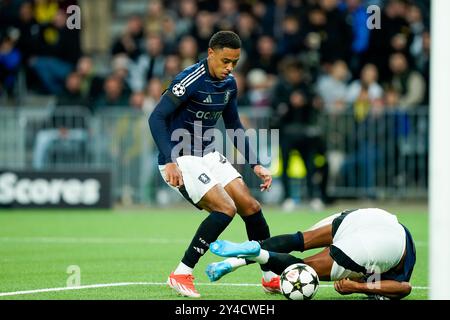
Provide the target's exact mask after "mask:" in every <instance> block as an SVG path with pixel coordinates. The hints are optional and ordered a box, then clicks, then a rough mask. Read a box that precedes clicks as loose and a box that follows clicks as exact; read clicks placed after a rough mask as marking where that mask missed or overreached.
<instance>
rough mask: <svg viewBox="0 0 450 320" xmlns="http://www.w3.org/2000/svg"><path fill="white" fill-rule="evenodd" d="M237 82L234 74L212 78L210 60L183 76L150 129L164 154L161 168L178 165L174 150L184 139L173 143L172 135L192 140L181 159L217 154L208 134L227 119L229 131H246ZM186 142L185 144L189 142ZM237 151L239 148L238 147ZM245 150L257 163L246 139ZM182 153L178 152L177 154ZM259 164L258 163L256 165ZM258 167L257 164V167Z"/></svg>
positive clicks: (154, 115) (163, 99) (170, 90)
mask: <svg viewBox="0 0 450 320" xmlns="http://www.w3.org/2000/svg"><path fill="white" fill-rule="evenodd" d="M236 95H237V87H236V80H235V79H234V77H233V76H232V75H231V74H230V75H228V76H227V77H226V78H225V79H224V80H219V79H217V78H214V77H212V76H211V75H210V73H209V70H208V64H207V59H204V60H201V61H199V62H198V63H196V64H194V65H192V66H190V67H188V68H186V69H185V70H183V71H182V72H181V73H179V74H178V75H177V76H176V77H175V79H174V80H173V81H172V83H171V84H170V86H169V87H168V89H167V90H166V91H165V92H164V94H163V95H162V97H161V100H160V101H159V103H158V104H157V106H156V108H155V110H154V111H153V113H152V114H151V116H150V119H149V125H150V129H151V132H152V135H153V138H154V140H155V142H156V144H157V146H158V149H159V151H160V154H159V157H158V163H159V164H160V165H163V164H166V163H168V162H174V161H175V159H172V156H173V155H172V149H173V148H174V147H175V145H177V144H178V143H179V142H180V141H182V140H183V138H182V137H181V136H180V137H178V140H175V141H172V140H171V137H172V133H173V132H174V131H175V130H177V129H185V130H184V132H186V133H187V134H188V135H189V136H190V139H189V141H190V142H191V143H190V146H189V148H183V149H182V150H180V151H181V152H182V153H181V154H180V153H178V152H177V153H176V154H175V158H176V157H177V156H181V155H186V153H187V154H189V155H204V154H206V153H208V152H211V151H213V150H214V144H213V142H214V141H213V139H211V136H208V135H206V136H205V135H204V133H205V131H206V130H208V129H212V128H214V127H215V125H216V123H217V121H218V120H219V119H220V117H223V120H224V123H225V127H226V128H227V129H235V130H236V129H243V126H242V124H241V121H240V119H239V115H238V111H237V99H236ZM185 141H186V140H184V142H185ZM236 147H239V146H237V145H236ZM244 147H245V150H239V151H240V152H241V153H242V154H243V155H244V157H245V158H246V160H247V161H249V159H250V156H252V157H253V158H251V159H256V157H255V155H254V153H253V152H252V150H251V149H250V146H249V143H248V139H245V146H244ZM177 151H178V150H177ZM256 162H257V161H256ZM254 164H255V163H253V165H254Z"/></svg>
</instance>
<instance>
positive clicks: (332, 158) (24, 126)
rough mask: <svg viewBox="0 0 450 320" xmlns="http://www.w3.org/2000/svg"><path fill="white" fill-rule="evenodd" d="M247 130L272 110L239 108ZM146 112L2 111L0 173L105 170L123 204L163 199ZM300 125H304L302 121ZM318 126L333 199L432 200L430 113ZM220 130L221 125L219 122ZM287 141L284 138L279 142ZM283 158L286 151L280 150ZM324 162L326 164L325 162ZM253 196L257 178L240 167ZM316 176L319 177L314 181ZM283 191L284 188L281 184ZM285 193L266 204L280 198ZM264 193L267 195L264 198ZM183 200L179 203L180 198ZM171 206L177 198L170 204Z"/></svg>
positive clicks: (277, 171)
mask: <svg viewBox="0 0 450 320" xmlns="http://www.w3.org/2000/svg"><path fill="white" fill-rule="evenodd" d="M240 113H241V118H242V122H243V123H244V125H245V126H246V127H249V128H254V129H268V128H269V127H270V125H271V121H270V120H271V114H270V109H268V108H257V109H255V108H240ZM147 118H148V115H144V114H143V113H142V112H140V111H137V110H133V109H130V108H126V107H124V108H117V109H107V110H104V111H103V112H100V113H97V114H95V115H92V114H91V113H90V112H89V111H88V110H87V109H84V108H73V107H70V108H61V107H57V108H56V109H55V108H44V109H38V108H26V107H22V108H16V109H8V108H0V168H9V169H20V170H47V171H48V170H55V169H58V170H71V169H73V170H79V169H107V170H109V171H110V172H111V175H112V184H113V199H114V201H121V202H123V203H125V204H129V203H151V202H157V201H158V199H159V197H158V192H159V191H160V190H162V189H164V188H166V187H165V185H164V182H163V180H162V179H161V178H160V176H159V171H158V168H157V163H156V154H157V150H156V148H155V145H154V143H153V139H152V137H151V135H150V132H149V128H148V123H147ZM299 126H302V124H299ZM318 126H319V127H320V131H321V132H322V139H323V141H324V146H325V147H324V149H323V150H322V151H321V153H322V154H317V155H316V159H315V160H317V161H315V165H316V166H318V167H320V166H323V165H324V164H326V165H327V173H328V175H327V181H326V190H327V193H328V195H329V196H332V197H351V198H361V197H363V198H404V199H413V198H417V197H426V195H427V189H428V109H427V108H426V107H420V108H416V109H413V110H404V109H401V108H396V109H391V110H384V111H383V112H380V113H375V112H373V113H371V112H369V113H367V114H366V115H365V116H363V117H361V115H360V114H358V115H357V114H355V113H354V112H353V111H348V112H342V113H340V114H334V115H330V114H324V115H322V116H321V117H320V119H319V123H318ZM219 128H222V130H223V127H221V126H220V125H219ZM283 139H284V137H283V135H282V133H281V134H280V140H281V141H283ZM295 151H296V150H295V148H294V149H293V150H291V153H290V156H289V159H290V160H291V162H292V163H293V166H294V168H290V169H289V170H287V173H288V174H287V177H288V180H289V183H290V184H291V185H292V192H293V193H294V194H299V195H300V196H301V197H305V196H308V192H307V185H308V184H307V183H306V181H305V180H306V171H305V167H304V163H303V162H302V158H301V156H302V150H298V151H300V152H299V153H296V152H295ZM280 154H282V152H280ZM319 160H320V161H319ZM282 163H283V159H282V158H281V156H280V157H278V158H277V159H272V163H270V164H269V165H268V166H269V167H270V168H271V169H272V171H273V173H274V178H275V179H274V181H275V185H274V187H276V186H277V184H278V186H280V185H281V184H280V181H281V180H282V179H281V178H282V172H283V170H284V165H283V164H282ZM238 169H239V170H240V171H241V172H242V174H243V176H244V179H245V180H246V182H247V184H248V185H249V186H250V188H251V189H253V191H255V192H254V193H255V195H258V194H260V192H259V191H258V190H259V184H260V182H259V180H258V178H257V177H256V176H255V175H254V174H253V172H251V170H250V168H249V166H248V165H239V166H238ZM312 178H313V179H316V177H312ZM280 188H281V187H280ZM282 193H283V192H282V190H279V192H278V193H277V192H272V193H271V195H270V196H269V198H262V200H263V201H265V200H267V201H275V202H276V201H280V199H281V198H282V197H283V195H282ZM265 196H266V195H265ZM176 199H178V198H176ZM168 202H172V201H168Z"/></svg>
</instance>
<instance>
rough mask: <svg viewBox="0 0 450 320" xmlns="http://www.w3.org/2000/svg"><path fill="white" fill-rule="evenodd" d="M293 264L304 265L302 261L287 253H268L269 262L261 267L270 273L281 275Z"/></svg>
mask: <svg viewBox="0 0 450 320" xmlns="http://www.w3.org/2000/svg"><path fill="white" fill-rule="evenodd" d="M294 263H304V262H303V260H302V259H300V258H297V257H294V256H293V255H290V254H287V253H277V252H269V261H268V262H267V263H266V264H264V265H263V266H265V267H267V268H269V270H270V271H273V272H275V273H276V274H278V275H281V274H282V273H283V271H284V270H285V269H286V268H287V267H289V266H290V265H292V264H294Z"/></svg>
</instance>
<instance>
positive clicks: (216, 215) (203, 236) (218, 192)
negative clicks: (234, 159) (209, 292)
mask: <svg viewBox="0 0 450 320" xmlns="http://www.w3.org/2000/svg"><path fill="white" fill-rule="evenodd" d="M197 205H198V206H200V207H201V208H203V209H205V210H206V211H208V212H209V213H210V214H209V216H208V217H206V219H205V220H203V222H202V223H201V224H200V226H199V227H198V229H197V232H196V234H195V235H194V237H193V239H192V241H191V243H190V245H189V247H188V248H187V250H186V252H185V254H184V257H183V259H182V260H181V262H180V264H179V265H178V267H177V268H176V269H175V271H174V272H172V273H171V274H170V276H169V279H168V280H167V284H168V285H169V286H170V287H171V288H172V289H174V290H175V291H177V292H178V293H179V294H181V295H183V296H187V297H192V298H198V297H200V294H199V293H198V291H197V290H196V289H195V286H194V282H193V281H194V277H193V276H192V273H193V270H194V267H195V265H196V264H197V262H198V261H199V259H200V258H201V257H202V256H203V255H204V254H205V253H206V251H207V250H208V248H209V244H210V243H211V242H213V241H215V240H216V239H217V237H218V236H219V235H220V234H221V233H222V231H223V230H225V228H226V227H227V226H228V224H229V223H230V222H231V220H232V219H233V217H234V215H235V214H236V207H235V205H234V202H233V200H232V199H231V197H230V196H229V195H228V194H227V193H226V192H225V190H224V189H223V187H222V186H221V185H220V184H217V185H215V186H214V187H212V188H211V189H210V190H209V191H208V192H207V193H206V194H205V195H204V196H203V197H202V199H201V200H200V201H199V202H198V203H197Z"/></svg>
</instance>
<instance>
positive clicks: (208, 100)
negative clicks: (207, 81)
mask: <svg viewBox="0 0 450 320" xmlns="http://www.w3.org/2000/svg"><path fill="white" fill-rule="evenodd" d="M203 102H204V103H212V102H213V101H212V98H211V95H210V94H208V96H207V97H206V98H205V100H203Z"/></svg>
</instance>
